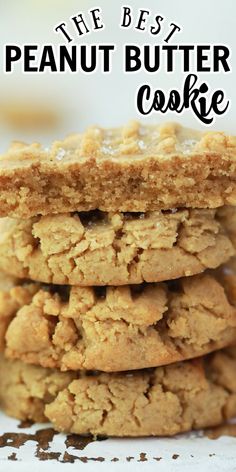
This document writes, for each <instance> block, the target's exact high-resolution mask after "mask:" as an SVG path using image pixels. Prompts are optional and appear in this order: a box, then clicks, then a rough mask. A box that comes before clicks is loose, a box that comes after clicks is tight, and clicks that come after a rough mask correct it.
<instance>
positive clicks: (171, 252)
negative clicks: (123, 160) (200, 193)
mask: <svg viewBox="0 0 236 472" xmlns="http://www.w3.org/2000/svg"><path fill="white" fill-rule="evenodd" d="M234 211H235V210H234ZM235 213H236V212H235ZM233 255H235V249H234V247H233V245H232V243H231V241H230V239H229V236H228V235H227V233H226V232H225V230H224V224H223V223H222V224H221V223H220V222H219V221H218V218H217V214H216V210H215V209H201V210H198V209H195V210H192V209H184V210H172V211H166V212H161V211H160V212H158V211H156V212H148V213H138V214H137V213H104V212H100V211H92V212H85V213H67V214H60V215H52V216H38V217H34V218H31V219H28V220H21V219H18V220H15V219H13V218H2V219H1V220H0V265H1V267H2V268H3V269H4V270H5V271H6V272H8V273H10V274H13V275H17V276H18V277H23V278H29V279H31V280H39V281H41V282H46V283H54V284H69V285H80V286H89V285H124V284H129V283H130V284H139V283H142V282H144V281H145V282H159V281H163V280H170V279H176V278H179V277H183V276H189V275H194V274H197V273H200V272H202V271H203V270H205V269H206V268H216V267H218V266H219V265H220V264H222V263H224V262H226V261H227V260H228V259H229V258H230V257H231V256H233Z"/></svg>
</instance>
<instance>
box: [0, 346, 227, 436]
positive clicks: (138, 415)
mask: <svg viewBox="0 0 236 472" xmlns="http://www.w3.org/2000/svg"><path fill="white" fill-rule="evenodd" d="M235 371H236V349H235V348H231V349H225V350H222V351H219V352H216V353H214V354H212V355H209V356H206V357H205V358H204V357H203V358H200V359H197V360H194V361H185V362H180V363H177V364H173V365H170V366H166V367H157V368H156V369H147V370H145V371H135V372H132V373H128V374H127V373H117V374H115V373H113V374H106V373H101V374H98V373H97V374H92V375H91V374H87V375H81V374H80V373H79V372H76V373H71V372H70V373H61V372H57V371H55V370H50V369H43V368H42V367H36V366H29V365H26V364H23V363H22V362H21V361H9V360H6V359H3V358H1V359H0V375H1V379H2V380H1V384H0V404H1V407H2V408H3V409H4V410H5V411H6V412H7V413H8V414H9V415H12V416H15V417H17V418H20V419H33V420H36V421H46V420H47V419H49V420H50V421H51V422H52V424H53V426H54V428H55V429H56V430H57V431H64V432H67V433H76V434H88V433H91V434H94V435H99V434H101V435H108V436H121V437H122V436H151V435H152V436H172V435H174V434H177V433H181V432H186V431H189V430H192V429H201V428H205V427H213V426H216V425H219V424H221V423H223V422H225V420H227V419H229V418H232V417H233V416H234V415H235V414H236V382H235ZM73 377H74V379H73Z"/></svg>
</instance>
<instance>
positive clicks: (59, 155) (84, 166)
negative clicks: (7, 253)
mask: <svg viewBox="0 0 236 472" xmlns="http://www.w3.org/2000/svg"><path fill="white" fill-rule="evenodd" d="M224 204H229V205H235V204H236V138H235V137H232V136H226V135H225V134H224V133H220V132H207V133H203V132H198V131H193V130H191V129H187V128H183V127H181V126H180V125H177V124H164V125H162V126H142V125H140V124H138V123H136V122H134V123H131V124H130V125H128V126H125V127H123V128H117V129H109V130H104V129H101V128H98V127H94V128H90V129H89V130H87V131H86V132H85V133H84V134H75V135H70V136H69V137H67V138H66V139H65V140H63V141H56V142H55V143H53V144H52V146H51V148H50V149H43V148H42V147H41V146H40V145H39V144H32V145H26V144H24V143H15V144H14V145H13V146H12V147H11V148H10V149H9V151H8V152H7V153H6V154H5V155H4V156H2V157H1V158H0V216H10V215H11V216H16V217H25V218H27V217H31V216H35V215H38V214H43V215H46V214H51V213H62V212H70V211H87V210H92V209H100V210H103V211H131V212H136V211H137V212H139V211H141V212H143V211H148V210H159V209H170V208H173V207H195V208H206V207H210V208H216V207H219V206H221V205H224Z"/></svg>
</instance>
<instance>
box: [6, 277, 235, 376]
mask: <svg viewBox="0 0 236 472" xmlns="http://www.w3.org/2000/svg"><path fill="white" fill-rule="evenodd" d="M215 272H216V271H215ZM215 272H214V271H213V273H204V274H201V275H195V276H192V277H187V278H183V279H179V280H177V281H173V282H168V283H159V284H147V285H145V284H144V285H134V286H132V285H130V286H122V287H99V288H92V287H69V286H53V285H51V286H40V285H37V290H36V293H32V294H31V300H30V301H27V303H26V304H24V305H23V306H21V307H20V308H18V307H16V309H15V312H14V314H13V313H12V312H11V317H10V318H9V319H7V320H8V324H7V323H6V321H5V320H6V317H5V318H4V329H5V331H4V330H2V336H3V339H2V341H1V342H2V344H3V345H4V344H5V355H6V356H7V357H9V358H14V359H21V360H23V361H24V362H26V363H32V364H40V365H42V366H43V367H51V368H59V369H61V370H63V371H66V370H78V369H80V370H82V369H84V370H102V371H105V372H106V371H107V372H114V371H124V370H132V369H140V368H147V367H156V366H158V365H166V364H170V363H173V362H177V361H180V360H184V359H189V358H194V357H197V356H200V355H203V354H205V353H208V352H211V351H214V350H216V349H220V348H222V347H224V346H227V345H229V344H230V343H232V342H233V341H234V340H235V338H236V305H235V304H236V293H235V289H234V287H235V286H236V276H235V275H234V274H233V273H231V271H230V270H224V271H223V270H222V269H221V270H219V272H218V273H215ZM228 272H230V273H228ZM1 311H2V312H4V309H3V308H2V310H1Z"/></svg>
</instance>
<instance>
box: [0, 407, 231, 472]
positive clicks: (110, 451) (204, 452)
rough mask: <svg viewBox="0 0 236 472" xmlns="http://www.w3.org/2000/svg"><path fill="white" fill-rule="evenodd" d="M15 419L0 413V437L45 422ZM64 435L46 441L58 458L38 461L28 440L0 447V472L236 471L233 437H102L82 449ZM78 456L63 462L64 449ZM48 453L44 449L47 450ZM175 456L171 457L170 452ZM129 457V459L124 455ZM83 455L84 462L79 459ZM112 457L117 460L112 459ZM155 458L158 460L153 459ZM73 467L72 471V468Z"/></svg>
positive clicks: (36, 426)
mask: <svg viewBox="0 0 236 472" xmlns="http://www.w3.org/2000/svg"><path fill="white" fill-rule="evenodd" d="M18 424H19V422H17V421H15V420H13V419H11V418H7V417H6V416H5V415H3V414H1V415H0V425H1V428H0V440H1V435H2V434H3V433H4V432H17V433H30V434H32V433H34V432H35V431H36V430H38V429H43V428H47V427H48V425H34V426H31V428H24V429H19V428H18ZM65 439H66V436H65V435H62V434H59V435H56V436H55V437H54V440H53V441H52V443H51V444H50V450H49V451H50V452H60V453H61V455H60V457H59V460H50V461H49V460H46V461H40V460H39V459H38V458H37V457H35V451H36V443H35V442H33V441H28V442H27V443H26V444H25V445H24V446H22V447H20V449H16V448H13V447H11V446H9V447H0V470H1V472H5V471H7V472H11V471H16V472H21V471H22V472H23V471H24V472H28V471H30V472H31V471H34V472H37V471H45V472H47V471H49V472H52V471H54V470H55V468H57V470H58V471H63V472H64V471H71V470H72V469H73V468H74V469H76V470H79V471H81V470H82V471H86V472H87V471H89V472H90V471H96V472H99V471H104V470H105V471H106V470H107V471H109V472H110V471H111V470H112V471H113V470H114V471H120V470H131V471H138V470H140V471H141V470H142V471H143V470H150V471H158V472H159V471H161V472H162V471H163V472H172V471H179V470H181V471H183V472H184V471H186V472H187V471H190V472H195V471H202V472H204V471H209V470H214V472H217V471H221V472H225V471H227V472H229V471H230V472H233V471H235V470H236V438H231V437H222V438H220V439H217V440H210V439H208V438H206V437H202V436H201V434H197V433H196V434H195V433H192V434H190V435H182V436H178V437H176V438H163V439H159V438H151V439H149V438H143V439H142V438H140V439H105V440H103V441H95V442H92V443H90V444H88V445H87V446H86V447H85V448H84V449H83V450H75V449H74V448H72V447H70V448H66V446H65ZM65 451H67V453H69V454H72V455H73V456H76V457H78V459H77V460H75V462H74V464H71V463H63V455H64V452H65ZM13 452H15V453H16V456H17V461H10V460H8V459H7V458H8V456H9V455H10V454H12V453H13ZM47 452H48V451H47ZM141 453H145V457H144V459H145V460H144V461H140V454H141ZM175 454H176V455H178V457H177V458H176V459H173V457H172V456H173V455H175ZM130 456H133V459H131V461H130V462H129V461H128V460H127V457H130ZM84 457H87V462H86V463H84V462H82V461H81V460H79V458H84ZM97 457H103V458H104V461H103V462H100V461H94V460H93V458H97ZM114 457H116V458H118V459H119V460H118V461H116V462H113V461H112V459H113V458H114ZM155 457H158V458H160V457H161V459H160V460H159V461H157V460H156V459H155ZM74 469H73V470H74Z"/></svg>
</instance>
